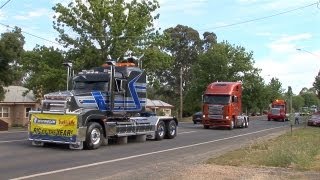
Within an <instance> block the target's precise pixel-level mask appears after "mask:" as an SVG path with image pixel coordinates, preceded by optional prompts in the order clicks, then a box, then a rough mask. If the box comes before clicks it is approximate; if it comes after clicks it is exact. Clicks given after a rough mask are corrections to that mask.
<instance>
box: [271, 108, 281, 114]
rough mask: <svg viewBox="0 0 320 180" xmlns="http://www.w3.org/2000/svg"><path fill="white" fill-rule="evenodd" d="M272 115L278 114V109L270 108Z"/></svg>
mask: <svg viewBox="0 0 320 180" xmlns="http://www.w3.org/2000/svg"><path fill="white" fill-rule="evenodd" d="M271 114H272V115H280V109H271Z"/></svg>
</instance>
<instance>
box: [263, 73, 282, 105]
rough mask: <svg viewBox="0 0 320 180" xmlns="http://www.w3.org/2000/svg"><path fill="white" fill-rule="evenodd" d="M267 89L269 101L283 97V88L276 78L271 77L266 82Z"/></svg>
mask: <svg viewBox="0 0 320 180" xmlns="http://www.w3.org/2000/svg"><path fill="white" fill-rule="evenodd" d="M267 88H268V91H269V102H270V103H271V102H272V101H274V100H275V99H279V98H283V97H282V94H283V91H284V90H283V89H282V83H281V82H280V81H279V79H278V78H275V77H273V78H272V79H271V81H270V83H269V84H268V87H267Z"/></svg>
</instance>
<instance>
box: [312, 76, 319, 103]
mask: <svg viewBox="0 0 320 180" xmlns="http://www.w3.org/2000/svg"><path fill="white" fill-rule="evenodd" d="M313 87H314V89H315V90H316V91H317V96H318V98H319V99H320V71H319V72H318V75H317V76H316V77H315V80H314V83H313Z"/></svg>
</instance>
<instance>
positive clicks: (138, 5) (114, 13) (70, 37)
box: [53, 0, 159, 69]
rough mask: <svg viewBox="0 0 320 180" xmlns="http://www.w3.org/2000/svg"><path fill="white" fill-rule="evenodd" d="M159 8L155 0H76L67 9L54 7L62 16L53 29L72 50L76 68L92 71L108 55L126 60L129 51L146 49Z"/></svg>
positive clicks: (61, 6)
mask: <svg viewBox="0 0 320 180" xmlns="http://www.w3.org/2000/svg"><path fill="white" fill-rule="evenodd" d="M157 8H159V3H158V2H157V1H156V0H142V1H137V0H133V1H130V2H128V1H125V0H117V1H112V0H90V1H82V0H75V1H73V2H71V3H70V4H69V5H68V6H67V7H64V6H63V5H62V4H61V3H58V4H57V5H56V6H54V7H53V10H54V11H55V12H56V14H59V15H57V16H55V17H54V18H55V21H54V24H53V28H54V29H56V30H57V31H58V32H59V34H60V35H59V42H60V43H61V44H63V45H64V46H65V47H68V48H70V49H71V51H70V53H71V55H70V57H72V60H73V61H75V62H74V64H75V66H76V68H78V69H79V68H80V67H81V68H82V69H85V68H91V67H93V66H97V65H101V64H102V63H103V62H104V61H105V60H107V56H108V55H111V57H112V58H118V57H123V55H124V53H125V52H126V51H127V50H128V49H130V50H132V51H136V50H137V49H138V48H141V47H145V46H147V45H148V44H149V43H150V41H151V40H152V36H153V35H154V29H153V21H154V20H155V19H157V18H158V16H159V15H154V16H153V12H154V11H155V10H156V9H157ZM70 30H71V32H70Z"/></svg>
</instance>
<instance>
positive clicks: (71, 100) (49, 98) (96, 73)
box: [28, 61, 178, 149]
mask: <svg viewBox="0 0 320 180" xmlns="http://www.w3.org/2000/svg"><path fill="white" fill-rule="evenodd" d="M72 87H73V88H72V90H71V91H63V92H54V93H49V94H46V95H45V96H44V100H42V103H41V108H40V109H39V110H37V111H30V113H29V129H28V132H29V135H28V136H29V140H30V141H32V144H33V145H37V146H43V145H44V143H59V144H68V145H69V147H70V149H97V148H99V147H100V146H101V145H107V144H108V141H109V140H110V139H112V140H113V141H114V140H116V141H117V142H119V143H121V142H122V143H126V142H127V140H128V137H129V136H130V137H132V138H136V139H137V140H138V141H145V140H146V139H155V140H162V139H163V138H168V139H172V138H174V137H175V136H176V135H177V126H178V121H177V119H176V118H175V117H166V116H150V117H141V115H140V113H142V112H144V111H145V104H146V73H145V72H144V70H142V69H140V68H139V67H137V66H136V63H132V62H128V61H126V62H123V63H115V62H114V61H108V62H107V63H106V64H104V65H103V66H101V67H97V68H93V69H91V70H83V71H82V72H80V73H78V74H77V75H76V76H74V77H73V79H72Z"/></svg>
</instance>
